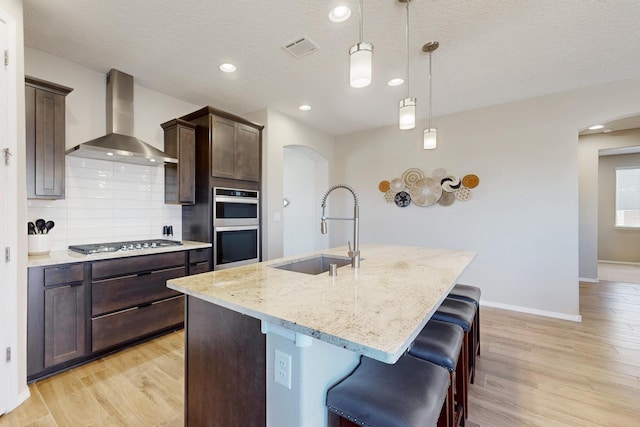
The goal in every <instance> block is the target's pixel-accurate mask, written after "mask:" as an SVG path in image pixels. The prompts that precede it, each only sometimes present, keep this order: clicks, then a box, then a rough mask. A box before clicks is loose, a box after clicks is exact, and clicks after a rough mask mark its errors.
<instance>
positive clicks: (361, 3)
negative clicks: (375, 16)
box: [360, 0, 364, 43]
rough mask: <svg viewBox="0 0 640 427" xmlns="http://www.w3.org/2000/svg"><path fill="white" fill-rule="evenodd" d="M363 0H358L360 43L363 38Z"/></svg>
mask: <svg viewBox="0 0 640 427" xmlns="http://www.w3.org/2000/svg"><path fill="white" fill-rule="evenodd" d="M363 34H364V0H360V43H362V40H363V39H364V36H363Z"/></svg>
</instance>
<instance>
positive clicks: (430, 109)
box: [429, 51, 432, 132]
mask: <svg viewBox="0 0 640 427" xmlns="http://www.w3.org/2000/svg"><path fill="white" fill-rule="evenodd" d="M431 53H432V52H431V51H429V132H431V111H432V108H431Z"/></svg>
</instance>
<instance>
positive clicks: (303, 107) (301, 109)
mask: <svg viewBox="0 0 640 427" xmlns="http://www.w3.org/2000/svg"><path fill="white" fill-rule="evenodd" d="M298 110H300V111H309V110H311V106H310V105H306V104H305V105H301V106H299V107H298Z"/></svg>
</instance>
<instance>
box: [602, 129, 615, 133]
mask: <svg viewBox="0 0 640 427" xmlns="http://www.w3.org/2000/svg"><path fill="white" fill-rule="evenodd" d="M611 132H613V131H612V130H611V129H605V130H603V131H602V133H611Z"/></svg>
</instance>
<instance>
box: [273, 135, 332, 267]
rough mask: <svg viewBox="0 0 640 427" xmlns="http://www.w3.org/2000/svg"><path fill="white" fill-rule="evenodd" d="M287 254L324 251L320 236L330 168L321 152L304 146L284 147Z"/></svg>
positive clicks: (284, 232)
mask: <svg viewBox="0 0 640 427" xmlns="http://www.w3.org/2000/svg"><path fill="white" fill-rule="evenodd" d="M282 164H283V166H282V168H283V196H284V199H285V202H284V203H286V206H285V207H284V208H283V211H282V212H283V215H282V216H283V218H282V220H283V233H282V234H283V237H282V241H283V255H284V256H292V255H298V254H303V253H307V252H312V251H316V250H320V249H324V248H326V247H327V245H328V239H327V236H326V235H323V234H320V216H321V215H322V211H321V208H320V203H321V198H322V194H323V193H324V191H326V189H327V188H328V186H329V184H328V183H329V165H328V162H327V159H326V158H324V157H323V156H322V155H320V154H319V153H318V152H316V151H314V150H312V149H310V148H308V147H303V146H300V145H288V146H285V147H284V148H283V163H282Z"/></svg>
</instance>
